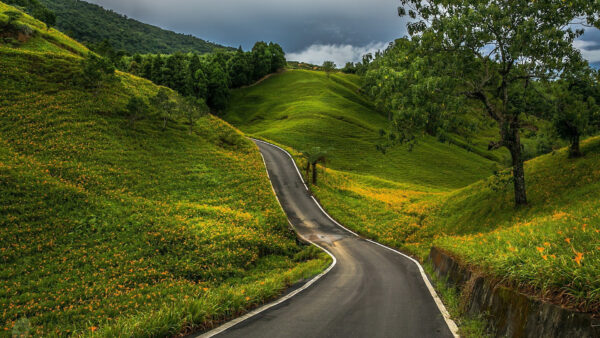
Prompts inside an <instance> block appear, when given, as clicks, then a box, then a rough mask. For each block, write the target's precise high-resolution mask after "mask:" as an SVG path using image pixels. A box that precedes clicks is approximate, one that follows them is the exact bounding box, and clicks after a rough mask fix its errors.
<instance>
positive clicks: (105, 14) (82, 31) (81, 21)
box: [40, 0, 227, 54]
mask: <svg viewBox="0 0 600 338" xmlns="http://www.w3.org/2000/svg"><path fill="white" fill-rule="evenodd" d="M40 2H41V3H42V4H44V5H45V6H46V7H48V8H49V9H50V10H52V11H53V12H55V13H56V25H57V28H58V29H60V30H61V31H63V32H66V33H67V34H69V35H70V36H71V37H73V38H75V39H77V40H78V41H81V42H84V43H92V44H97V43H100V42H102V41H104V40H108V41H109V42H110V43H111V44H112V46H113V47H114V48H115V49H116V50H124V51H126V52H128V53H131V54H135V53H140V54H147V53H153V54H172V53H175V52H194V53H209V52H213V51H215V50H217V49H222V48H227V47H223V46H221V45H218V44H215V43H211V42H208V41H205V40H202V39H199V38H197V37H195V36H192V35H186V34H180V33H175V32H172V31H169V30H165V29H162V28H159V27H156V26H152V25H148V24H145V23H142V22H139V21H137V20H134V19H131V18H127V17H126V16H124V15H121V14H119V13H116V12H114V11H112V10H106V9H104V8H102V7H101V6H99V5H96V4H91V3H89V2H86V1H78V0H40Z"/></svg>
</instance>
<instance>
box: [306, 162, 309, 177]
mask: <svg viewBox="0 0 600 338" xmlns="http://www.w3.org/2000/svg"><path fill="white" fill-rule="evenodd" d="M309 179H310V162H309V161H308V160H306V180H307V181H308V180H309Z"/></svg>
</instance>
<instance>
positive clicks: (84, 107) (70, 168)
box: [0, 3, 329, 337]
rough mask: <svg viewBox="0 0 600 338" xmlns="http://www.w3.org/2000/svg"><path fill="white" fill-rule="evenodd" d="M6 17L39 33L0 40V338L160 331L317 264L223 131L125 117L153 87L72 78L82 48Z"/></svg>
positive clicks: (207, 320) (244, 149) (255, 299)
mask: <svg viewBox="0 0 600 338" xmlns="http://www.w3.org/2000/svg"><path fill="white" fill-rule="evenodd" d="M6 10H13V9H12V8H11V7H9V6H7V5H4V4H2V3H0V13H3V12H5V11H6ZM2 16H3V14H0V19H2ZM17 24H19V25H27V26H29V27H31V29H32V30H33V31H35V32H37V33H35V34H32V35H31V36H30V37H29V38H28V39H26V41H23V42H20V43H16V42H15V43H11V44H0V265H1V266H2V269H0V308H1V309H2V310H1V311H0V336H10V334H11V330H12V328H13V326H14V325H15V323H16V322H20V323H22V322H23V321H24V320H28V321H29V323H30V324H31V331H30V333H31V334H32V335H33V336H46V335H70V334H77V335H80V334H81V335H85V336H89V335H94V336H106V337H114V336H151V335H152V336H172V335H175V334H177V333H179V332H182V331H186V330H188V331H189V330H190V329H193V328H208V327H211V326H213V325H216V324H217V323H219V322H220V321H221V320H223V319H225V318H229V317H232V316H234V315H236V314H240V313H242V312H243V311H244V309H247V308H251V307H254V306H257V305H259V304H261V303H263V302H265V301H267V300H268V299H270V298H272V297H274V296H276V295H278V294H279V293H280V292H281V290H283V289H285V287H286V286H288V285H290V284H292V283H295V282H296V281H298V280H300V279H302V278H305V277H307V276H310V275H313V274H315V273H316V272H317V271H320V270H322V268H323V267H324V266H326V265H327V264H329V261H328V260H329V258H323V257H324V256H321V254H319V253H318V251H317V250H314V248H310V247H300V246H298V245H297V244H296V242H295V237H294V235H293V233H292V232H291V231H290V230H289V229H288V225H287V221H286V219H285V216H284V214H283V212H282V211H281V209H280V207H279V205H278V204H277V201H276V199H275V197H274V196H273V193H272V190H271V187H270V183H269V181H268V177H267V174H266V172H265V170H264V166H263V163H262V160H261V157H260V154H259V153H258V151H257V148H256V147H255V145H254V144H252V143H251V142H249V141H248V140H247V139H245V138H244V137H243V136H242V135H241V134H240V133H239V132H238V131H237V130H235V129H234V128H232V127H231V126H229V125H228V124H226V123H224V122H222V121H221V120H219V119H217V118H214V117H212V116H206V117H203V118H201V119H200V120H199V121H197V123H196V124H195V125H194V132H193V133H192V134H190V133H188V126H187V125H185V124H184V123H183V122H181V121H179V120H177V119H175V120H173V121H170V124H169V127H168V128H167V130H165V131H162V130H161V127H162V126H161V121H160V120H159V118H158V117H157V116H153V115H150V116H148V117H147V118H145V119H144V120H142V121H139V122H137V123H136V125H135V127H134V128H132V127H131V126H130V125H129V124H128V123H127V118H126V114H127V113H126V112H125V111H126V109H125V106H126V104H127V102H128V100H129V98H130V97H132V96H134V95H135V96H139V97H142V98H143V99H145V100H148V99H149V97H150V96H152V95H154V94H155V93H156V92H157V91H158V89H159V88H158V87H157V86H156V85H154V84H152V83H151V82H149V81H146V80H142V79H140V78H137V77H134V76H131V75H129V74H125V73H117V74H116V78H115V80H113V81H108V82H104V83H102V85H101V86H100V87H99V88H98V89H95V90H90V91H87V90H83V89H80V88H78V87H77V86H75V85H73V83H74V78H76V77H77V76H78V72H79V70H80V67H81V66H80V62H81V57H80V56H79V54H83V53H86V52H87V51H86V50H85V48H84V47H82V46H81V45H80V44H78V43H76V42H75V41H72V40H70V39H69V38H67V37H65V36H64V35H62V34H60V33H58V32H57V31H55V30H50V31H48V32H46V31H42V30H40V27H42V26H41V24H40V23H38V22H36V21H34V20H33V19H32V18H30V17H28V16H24V17H22V18H21V19H19V20H18V22H17ZM170 95H171V96H172V97H173V98H175V97H176V94H175V93H174V92H170ZM313 258H316V259H313Z"/></svg>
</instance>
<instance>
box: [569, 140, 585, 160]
mask: <svg viewBox="0 0 600 338" xmlns="http://www.w3.org/2000/svg"><path fill="white" fill-rule="evenodd" d="M582 155H583V154H582V153H581V148H580V146H579V135H576V136H573V137H572V138H571V147H569V158H577V157H581V156H582Z"/></svg>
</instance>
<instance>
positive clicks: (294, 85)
mask: <svg viewBox="0 0 600 338" xmlns="http://www.w3.org/2000/svg"><path fill="white" fill-rule="evenodd" d="M358 81H359V77H357V76H355V75H346V74H332V75H331V77H328V76H326V74H325V73H323V72H313V71H304V70H289V71H286V72H284V73H282V74H279V75H275V76H272V77H270V78H269V79H267V80H265V81H264V82H263V83H261V84H260V85H257V86H253V87H250V88H244V89H239V90H235V91H234V92H233V93H232V97H231V104H230V107H229V108H228V109H227V111H226V113H225V116H224V119H225V120H227V121H229V122H230V123H232V124H233V125H235V126H236V127H238V128H240V129H241V130H242V131H244V132H246V133H248V134H251V135H254V136H256V137H261V138H266V139H269V140H273V141H276V142H279V143H281V144H284V145H287V146H289V147H292V148H294V149H295V150H297V151H303V150H310V149H311V148H312V147H314V146H320V147H323V148H325V149H328V150H329V151H328V152H329V156H328V163H327V166H328V167H330V168H332V169H336V170H340V171H344V172H349V173H355V174H360V175H367V176H373V177H375V178H382V179H385V180H393V181H395V182H401V183H406V184H409V185H419V186H421V188H420V189H423V187H426V189H435V190H447V189H451V188H457V187H462V186H465V185H467V184H469V183H472V182H474V181H477V180H478V179H481V178H484V177H486V176H489V174H491V172H492V169H493V168H495V162H493V161H490V160H488V159H486V158H483V157H482V156H479V155H477V154H475V153H471V152H468V151H466V150H464V149H462V148H459V147H457V146H453V145H448V144H442V143H440V142H438V141H437V140H435V139H433V138H428V137H426V138H424V139H423V140H422V141H421V142H420V144H419V146H418V147H416V148H415V149H414V150H413V151H412V152H411V151H409V150H408V149H406V148H405V147H396V148H393V149H391V150H390V151H389V152H388V153H387V154H385V155H384V154H382V153H380V152H379V151H377V150H376V148H375V147H376V145H377V144H378V143H379V142H381V139H380V136H379V131H380V130H381V129H385V128H386V127H387V120H386V118H385V117H384V116H382V115H381V114H380V113H378V112H377V111H375V109H374V108H373V106H372V105H371V103H370V102H369V101H368V100H367V99H366V98H364V97H363V96H362V95H360V94H359V84H358Z"/></svg>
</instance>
